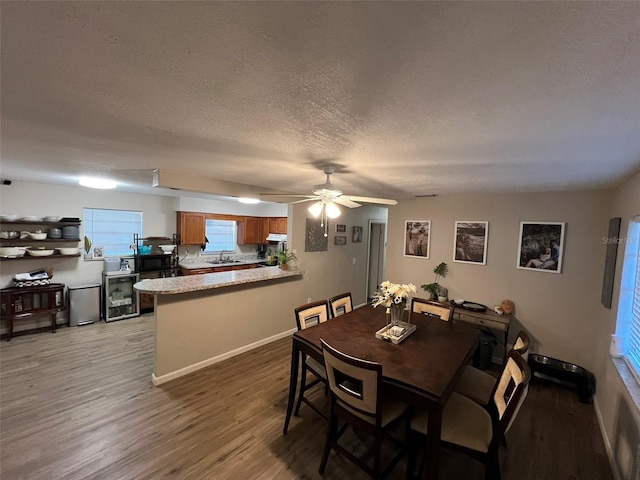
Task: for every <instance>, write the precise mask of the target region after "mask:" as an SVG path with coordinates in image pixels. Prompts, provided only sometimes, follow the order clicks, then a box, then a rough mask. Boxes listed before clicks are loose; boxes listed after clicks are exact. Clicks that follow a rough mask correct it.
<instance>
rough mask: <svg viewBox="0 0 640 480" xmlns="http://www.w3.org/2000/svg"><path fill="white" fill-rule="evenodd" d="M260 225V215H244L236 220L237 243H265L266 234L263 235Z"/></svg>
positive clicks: (261, 222) (261, 221)
mask: <svg viewBox="0 0 640 480" xmlns="http://www.w3.org/2000/svg"><path fill="white" fill-rule="evenodd" d="M262 225H263V219H262V218H260V217H244V218H243V220H242V221H240V222H238V245H258V244H259V243H265V242H266V240H265V238H266V235H263V232H262V228H263V227H262Z"/></svg>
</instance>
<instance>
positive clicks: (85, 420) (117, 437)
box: [0, 315, 613, 480]
mask: <svg viewBox="0 0 640 480" xmlns="http://www.w3.org/2000/svg"><path fill="white" fill-rule="evenodd" d="M152 340H153V318H152V317H151V316H148V315H147V316H143V317H140V318H135V319H129V320H124V321H120V322H115V323H110V324H105V323H99V324H94V325H87V326H83V327H72V328H65V327H61V328H59V329H58V332H57V333H55V334H51V333H39V334H35V335H26V336H20V337H15V338H14V339H13V340H12V341H11V342H6V341H4V342H1V343H0V362H1V364H0V478H2V479H3V480H14V479H29V480H33V479H65V480H69V479H72V480H75V479H92V480H100V479H104V480H107V479H108V480H114V479H136V480H138V479H162V478H172V479H189V480H192V479H225V480H226V479H243V480H246V479H272V478H273V479H309V478H313V479H319V478H322V477H320V475H319V474H318V473H317V470H318V465H319V462H320V454H321V450H322V445H323V442H324V432H325V424H324V421H323V420H322V419H321V418H320V417H319V416H318V415H316V414H315V413H314V412H312V411H311V410H310V409H309V408H308V407H306V406H304V405H303V406H302V408H301V410H300V417H294V418H293V419H292V422H291V425H290V428H289V433H288V434H287V435H286V436H283V435H282V426H283V421H284V414H285V409H286V399H287V388H288V380H289V361H290V347H291V341H290V340H289V339H284V340H280V341H277V342H274V343H272V344H269V345H266V346H264V347H261V348H259V349H256V350H253V351H251V352H248V353H246V354H243V355H241V356H238V357H235V358H233V359H230V360H228V361H225V362H222V363H219V364H216V365H214V366H211V367H209V368H206V369H204V370H201V371H199V372H196V373H194V374H192V375H189V376H187V377H183V378H180V379H177V380H174V381H172V382H169V383H167V384H164V385H161V386H160V387H158V388H156V387H153V386H152V384H151V371H152V365H153V349H152ZM311 397H312V398H315V400H317V401H318V402H320V403H322V402H325V397H324V395H323V392H322V387H320V386H319V387H317V391H315V392H313V393H312V395H311ZM325 403H326V402H325ZM345 435H347V434H345ZM348 435H349V438H347V439H346V440H347V441H348V442H349V443H351V444H352V445H353V446H354V448H355V446H356V445H359V443H360V439H359V438H358V437H357V436H356V434H354V433H353V432H351V431H349V432H348ZM508 442H509V446H508V448H503V449H502V451H501V464H502V473H503V479H505V480H509V479H516V478H517V479H518V480H534V479H535V480H543V479H549V480H557V479H584V480H590V479H593V480H596V479H597V480H609V479H612V478H613V477H612V474H611V471H610V468H609V464H608V461H607V458H606V454H605V450H604V445H603V443H602V438H601V436H600V432H599V430H598V426H597V422H596V419H595V413H594V410H593V407H592V406H591V405H584V404H581V403H579V401H578V396H577V394H575V393H573V392H571V391H568V390H564V389H561V388H559V387H557V386H555V385H551V386H549V385H532V386H531V388H530V391H529V396H528V397H527V400H526V401H525V403H524V405H523V407H522V410H521V412H520V415H519V417H518V418H517V420H516V422H515V423H514V425H513V428H512V429H511V431H510V432H509V435H508ZM404 469H405V462H404V461H401V463H400V464H399V465H398V466H397V467H396V469H395V470H394V471H393V472H392V473H391V475H390V476H389V478H392V479H396V478H397V479H401V478H404V474H405V471H404ZM324 478H328V479H344V478H350V479H365V478H367V477H366V476H365V475H364V474H363V473H362V472H361V471H359V470H358V469H357V468H356V467H355V466H354V465H352V464H351V463H350V462H348V461H347V460H345V459H343V458H340V457H337V456H336V455H335V454H334V453H332V454H331V456H330V457H329V463H328V466H327V472H326V474H325V476H324ZM440 478H441V479H445V480H448V479H451V480H454V479H455V480H458V479H469V480H474V479H478V480H481V479H482V478H483V468H482V466H481V465H480V464H479V463H476V462H475V461H473V460H471V459H469V458H467V457H465V456H463V455H460V454H457V453H452V452H446V451H443V453H442V462H441V475H440Z"/></svg>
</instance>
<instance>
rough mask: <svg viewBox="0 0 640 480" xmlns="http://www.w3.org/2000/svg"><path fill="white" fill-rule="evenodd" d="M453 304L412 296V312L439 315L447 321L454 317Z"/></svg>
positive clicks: (431, 315) (432, 315)
mask: <svg viewBox="0 0 640 480" xmlns="http://www.w3.org/2000/svg"><path fill="white" fill-rule="evenodd" d="M453 310H454V307H453V305H452V306H444V305H442V304H440V303H436V302H432V301H431V300H426V299H424V298H412V299H411V313H419V314H421V315H426V316H429V317H438V318H440V319H441V320H444V321H445V322H448V321H449V320H451V319H452V318H453Z"/></svg>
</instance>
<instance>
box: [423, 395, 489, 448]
mask: <svg viewBox="0 0 640 480" xmlns="http://www.w3.org/2000/svg"><path fill="white" fill-rule="evenodd" d="M428 420H429V416H428V414H427V413H426V412H419V413H417V414H416V415H414V417H413V418H412V419H411V428H412V429H413V430H415V431H416V432H420V433H422V434H424V435H426V434H427V426H428ZM492 435H493V428H492V425H491V416H490V415H489V413H488V412H487V411H486V410H485V409H484V408H482V407H481V406H480V405H478V404H477V403H476V402H474V401H473V400H471V399H469V398H467V397H465V396H463V395H460V394H457V393H455V392H453V393H452V394H451V397H450V398H449V401H448V402H447V404H446V405H445V407H444V411H443V412H442V432H441V435H440V438H441V439H442V440H443V441H445V442H449V443H453V444H455V445H461V446H463V447H467V448H470V449H472V450H475V451H477V452H482V453H486V452H488V451H489V443H490V442H491V437H492Z"/></svg>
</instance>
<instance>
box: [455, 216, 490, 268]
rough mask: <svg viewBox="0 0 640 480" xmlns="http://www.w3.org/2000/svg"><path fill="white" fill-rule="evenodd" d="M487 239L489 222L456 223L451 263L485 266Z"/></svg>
mask: <svg viewBox="0 0 640 480" xmlns="http://www.w3.org/2000/svg"><path fill="white" fill-rule="evenodd" d="M488 238H489V222H478V221H468V220H467V221H456V231H455V237H454V239H453V242H454V243H453V261H454V262H460V263H474V264H476V265H486V264H487V240H488Z"/></svg>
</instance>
